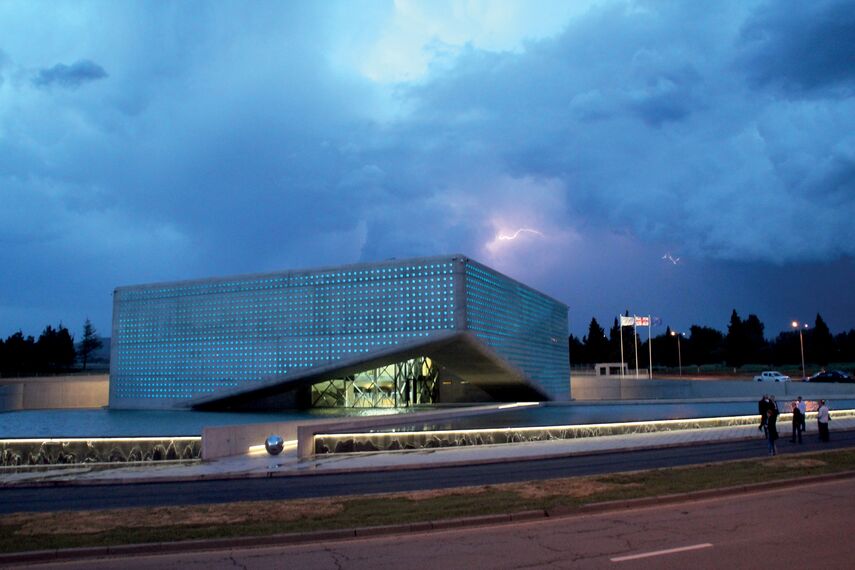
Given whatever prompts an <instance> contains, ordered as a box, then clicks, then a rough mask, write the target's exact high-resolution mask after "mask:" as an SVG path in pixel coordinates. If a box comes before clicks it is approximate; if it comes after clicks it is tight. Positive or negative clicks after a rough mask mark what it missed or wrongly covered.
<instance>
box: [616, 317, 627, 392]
mask: <svg viewBox="0 0 855 570" xmlns="http://www.w3.org/2000/svg"><path fill="white" fill-rule="evenodd" d="M618 323H620V377H621V378H623V373H624V370H625V369H626V364H625V363H624V359H623V315H621V316H620V317H618Z"/></svg>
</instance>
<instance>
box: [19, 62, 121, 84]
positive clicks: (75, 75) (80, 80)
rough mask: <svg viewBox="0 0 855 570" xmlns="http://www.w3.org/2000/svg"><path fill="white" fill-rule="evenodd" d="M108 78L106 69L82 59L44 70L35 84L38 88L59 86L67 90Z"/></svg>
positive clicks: (35, 79)
mask: <svg viewBox="0 0 855 570" xmlns="http://www.w3.org/2000/svg"><path fill="white" fill-rule="evenodd" d="M105 77H107V72H106V71H104V68H103V67H101V66H100V65H98V64H97V63H95V62H92V61H89V60H88V59H81V60H79V61H76V62H74V63H72V64H71V65H65V64H63V63H58V64H56V65H54V66H53V67H51V68H48V69H42V70H40V71H39V74H38V75H37V76H36V77H34V78H33V84H34V85H35V86H37V87H50V86H52V85H57V86H59V87H65V88H67V89H75V88H77V87H80V86H81V85H83V84H84V83H90V82H92V81H97V80H99V79H104V78H105Z"/></svg>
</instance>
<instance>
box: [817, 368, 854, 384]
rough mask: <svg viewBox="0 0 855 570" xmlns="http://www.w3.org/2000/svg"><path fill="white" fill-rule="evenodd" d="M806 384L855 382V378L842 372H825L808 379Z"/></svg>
mask: <svg viewBox="0 0 855 570" xmlns="http://www.w3.org/2000/svg"><path fill="white" fill-rule="evenodd" d="M805 382H855V378H852V377H851V376H849V375H848V374H847V373H845V372H843V371H842V370H823V371H821V372H817V373H816V374H814V375H813V376H811V377H810V378H806V379H805Z"/></svg>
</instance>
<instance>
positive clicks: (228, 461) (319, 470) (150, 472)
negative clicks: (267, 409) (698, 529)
mask: <svg viewBox="0 0 855 570" xmlns="http://www.w3.org/2000/svg"><path fill="white" fill-rule="evenodd" d="M853 429H855V418H840V419H835V420H834V421H833V427H832V433H833V432H834V431H836V430H841V431H842V430H853ZM778 431H779V433H780V436H781V440H787V439H789V435H790V426H789V423H787V424H779V429H778ZM805 437H807V438H815V437H817V433H816V425H815V424H813V423H812V422H809V423H808V425H807V432H806V433H805ZM750 439H756V440H757V442H758V454H762V452H764V451H765V447H764V446H765V444H764V443H763V436H762V433H761V432H760V431H759V430H758V429H757V426H756V425H750V426H737V427H721V428H704V429H693V430H675V431H663V432H656V433H638V434H625V435H615V436H603V437H586V438H579V439H570V440H551V441H541V442H526V443H514V444H505V445H483V446H468V447H449V448H435V449H429V450H418V451H394V452H370V453H343V454H336V455H318V456H315V457H313V458H311V459H306V460H302V461H301V460H300V459H298V457H297V452H296V450H292V451H288V452H285V453H283V454H281V455H278V456H275V457H271V456H269V455H267V453H266V452H261V453H257V454H248V455H241V456H234V457H227V458H223V459H218V460H215V461H209V462H196V463H181V464H166V465H164V464H146V465H139V466H133V467H130V466H125V467H115V468H106V469H103V468H102V469H93V468H90V467H86V466H79V467H71V468H57V469H49V470H44V471H34V472H20V473H7V474H2V475H0V487H12V486H32V485H38V486H41V485H87V484H116V483H142V482H167V481H182V480H184V481H194V480H204V479H232V478H249V477H280V476H300V475H313V474H330V473H342V472H354V471H388V470H399V469H415V468H430V467H441V466H450V465H473V464H483V463H504V462H513V461H524V460H532V459H545V458H549V457H566V456H572V455H590V454H597V453H614V452H618V451H623V450H640V449H651V448H661V447H679V446H692V445H698V444H704V443H717V442H723V441H739V440H750Z"/></svg>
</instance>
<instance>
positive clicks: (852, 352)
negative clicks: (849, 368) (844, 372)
mask: <svg viewBox="0 0 855 570" xmlns="http://www.w3.org/2000/svg"><path fill="white" fill-rule="evenodd" d="M834 344H835V346H836V347H837V353H838V355H839V356H838V358H839V359H840V361H841V362H855V329H850V330H849V332H842V333H840V334H838V335H836V336H835V337H834Z"/></svg>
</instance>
